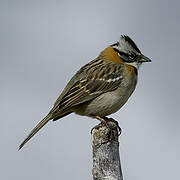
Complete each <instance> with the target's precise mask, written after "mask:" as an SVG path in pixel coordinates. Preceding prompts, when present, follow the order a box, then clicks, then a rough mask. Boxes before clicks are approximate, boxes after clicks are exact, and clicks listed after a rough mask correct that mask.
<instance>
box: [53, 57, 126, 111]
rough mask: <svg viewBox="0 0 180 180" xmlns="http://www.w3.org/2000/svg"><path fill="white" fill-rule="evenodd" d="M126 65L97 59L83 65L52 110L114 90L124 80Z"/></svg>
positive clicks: (61, 108) (74, 104) (67, 106)
mask: <svg viewBox="0 0 180 180" xmlns="http://www.w3.org/2000/svg"><path fill="white" fill-rule="evenodd" d="M123 70H124V66H123V65H122V64H117V63H113V62H108V63H107V62H104V61H99V60H98V59H95V60H94V61H92V62H90V63H89V64H87V65H85V66H84V67H82V68H81V69H80V70H79V71H78V72H77V73H76V75H75V76H74V77H73V78H72V80H71V81H70V82H69V83H68V85H67V86H66V88H65V90H64V91H63V93H62V94H61V95H60V97H59V98H58V99H57V101H56V102H55V105H54V108H53V109H52V110H51V112H52V113H53V112H55V111H56V112H57V110H60V111H64V110H68V109H70V108H71V107H73V106H76V105H78V104H81V103H84V102H87V101H90V100H92V99H94V98H96V97H97V96H99V95H100V94H102V93H105V92H110V91H114V90H115V89H117V88H118V87H119V84H120V83H121V81H122V73H123Z"/></svg>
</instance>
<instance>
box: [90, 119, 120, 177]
mask: <svg viewBox="0 0 180 180" xmlns="http://www.w3.org/2000/svg"><path fill="white" fill-rule="evenodd" d="M105 120H106V123H100V124H99V125H97V126H96V127H94V128H93V129H92V131H91V136H92V147H93V169H92V174H93V180H123V176H122V170H121V163H120V156H119V141H118V137H119V135H120V132H121V129H120V128H119V125H118V122H117V121H115V120H114V119H112V118H110V119H109V118H106V119H105Z"/></svg>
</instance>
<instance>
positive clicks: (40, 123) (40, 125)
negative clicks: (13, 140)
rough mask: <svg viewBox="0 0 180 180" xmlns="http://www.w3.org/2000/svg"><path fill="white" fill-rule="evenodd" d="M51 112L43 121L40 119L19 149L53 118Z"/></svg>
mask: <svg viewBox="0 0 180 180" xmlns="http://www.w3.org/2000/svg"><path fill="white" fill-rule="evenodd" d="M51 119H52V117H51V114H48V115H47V116H46V117H45V118H44V119H43V120H42V121H40V122H39V123H38V124H37V125H36V127H35V128H34V129H33V130H32V131H31V132H30V134H29V135H28V136H27V137H26V139H24V141H23V142H22V143H21V145H20V146H19V150H20V149H21V148H22V147H23V146H24V145H25V144H26V143H27V142H28V141H29V140H30V139H31V138H32V137H33V136H34V135H35V134H36V133H37V132H38V131H39V130H40V129H41V128H42V127H43V126H44V125H45V124H47V123H48V122H49V120H51Z"/></svg>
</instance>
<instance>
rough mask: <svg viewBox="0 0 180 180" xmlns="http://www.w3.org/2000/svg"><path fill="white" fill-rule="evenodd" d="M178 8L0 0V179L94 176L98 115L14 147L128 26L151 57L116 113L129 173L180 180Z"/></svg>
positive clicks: (102, 0) (140, 1) (63, 123)
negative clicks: (93, 131)
mask: <svg viewBox="0 0 180 180" xmlns="http://www.w3.org/2000/svg"><path fill="white" fill-rule="evenodd" d="M179 9H180V2H179V1H178V0H177V1H169V0H168V1H167V0H159V1H157V0H151V1H149V0H137V1H134V0H132V1H130V0H126V1H125V0H124V1H122V0H111V1H110V0H99V1H96V0H91V1H82V0H81V1H80V0H79V1H78V0H76V1H73V0H71V1H67V0H66V1H65V0H64V1H63V0H59V1H53V0H52V1H25V0H23V1H18V0H17V1H13V0H12V1H9V0H4V1H3V0H0V24H1V28H0V82H1V86H0V88H1V93H0V99H1V103H0V113H1V123H0V147H1V148H0V171H1V173H0V179H3V180H10V179H15V180H16V179H20V180H21V179H26V180H31V179H43V180H49V179H53V180H59V179H72V178H73V179H75V180H80V179H87V180H90V179H92V176H91V169H92V158H91V157H92V152H91V151H92V149H91V139H90V130H91V128H92V127H94V126H95V125H97V123H98V121H96V120H93V119H90V118H87V117H80V116H77V115H74V114H72V115H70V116H67V117H65V118H63V119H61V120H60V121H57V122H54V123H53V122H52V123H49V124H48V125H47V126H46V127H44V128H43V130H42V131H40V132H39V133H38V134H37V135H36V136H35V137H34V138H33V139H32V140H31V141H30V142H29V143H28V144H27V145H26V146H25V147H24V148H23V149H22V151H19V152H18V151H17V148H18V145H19V144H20V143H21V141H22V140H23V138H25V136H26V135H27V134H28V133H29V131H30V130H31V129H32V128H33V127H34V126H35V125H36V124H37V123H38V122H39V121H40V120H41V119H42V118H43V117H44V116H45V115H46V113H48V111H49V110H50V108H51V107H52V105H53V103H54V101H55V100H56V98H57V97H58V95H59V94H60V92H61V91H62V90H63V87H64V86H65V85H66V83H67V82H68V80H69V79H70V78H71V76H72V75H73V74H74V73H75V72H76V71H77V70H78V69H79V68H80V67H81V66H82V65H84V64H86V63H88V62H89V61H90V60H92V59H93V58H95V57H96V56H97V55H98V54H99V52H100V51H102V50H103V49H104V48H105V47H107V46H108V45H110V44H112V43H114V42H116V41H117V40H118V39H119V37H120V35H121V34H127V35H129V36H130V37H132V39H133V40H134V41H135V42H136V43H137V45H138V46H139V48H140V49H141V51H142V52H143V53H144V54H145V55H146V56H148V57H149V58H151V59H152V61H153V62H152V63H151V64H150V63H149V64H145V65H144V66H143V67H141V69H140V71H139V82H138V85H137V88H136V91H135V92H134V93H133V95H132V97H131V98H130V99H129V101H128V102H127V103H126V105H125V106H124V107H123V108H122V109H121V110H120V111H119V112H117V113H115V114H113V115H111V117H113V118H115V119H116V120H118V121H119V123H120V126H121V128H122V130H123V132H122V135H121V137H120V154H121V163H122V168H123V174H124V179H126V180H132V179H133V180H136V179H137V180H151V179H153V180H161V179H163V180H169V179H179V178H180V175H179V167H180V153H179V152H180V140H179V137H180V131H179V127H180V121H179V115H180V109H179V107H180V96H179V92H180V84H179V67H180V63H179V61H180V60H179V51H180V49H179V42H180V35H179V32H180V23H179V20H180V11H179ZM77 140H78V141H77Z"/></svg>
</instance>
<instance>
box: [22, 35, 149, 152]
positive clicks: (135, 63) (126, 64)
mask: <svg viewBox="0 0 180 180" xmlns="http://www.w3.org/2000/svg"><path fill="white" fill-rule="evenodd" d="M144 62H151V59H149V58H148V57H146V56H145V55H143V54H142V53H141V51H140V50H139V48H138V47H137V45H136V44H135V42H134V41H133V40H132V39H131V38H130V37H129V36H128V35H121V36H120V39H119V41H117V42H116V43H114V44H112V45H109V46H108V47H107V48H105V49H104V50H103V51H102V52H100V54H99V55H98V57H97V58H95V59H94V60H92V61H90V62H89V63H88V64H86V65H84V66H83V67H81V68H80V69H79V70H78V71H77V72H76V73H75V75H74V76H73V77H72V78H71V80H70V81H69V82H68V83H67V85H66V86H65V88H64V90H63V91H62V93H61V94H60V96H59V97H58V98H57V100H56V101H55V103H54V106H53V107H52V109H51V110H50V112H49V113H48V114H47V116H46V117H45V118H44V119H42V120H41V121H40V122H39V123H38V124H37V125H36V126H35V128H34V129H33V130H32V131H31V132H30V134H29V135H28V136H27V137H26V138H25V139H24V141H23V142H22V143H21V144H20V146H19V150H20V149H21V148H22V147H23V146H24V145H25V144H26V143H27V142H28V141H29V140H30V139H31V138H32V137H33V136H34V135H35V134H36V133H37V132H38V131H39V130H40V129H41V128H42V127H43V126H45V125H46V124H47V123H48V122H49V121H50V120H51V121H56V120H58V119H60V118H63V117H64V116H67V115H69V114H71V113H76V114H78V115H81V116H88V117H91V118H96V119H98V120H100V121H101V122H104V121H105V117H106V116H108V115H110V114H112V113H115V112H117V111H118V110H119V109H120V108H121V107H122V106H123V105H124V104H125V103H126V102H127V100H128V99H129V97H130V96H131V94H132V93H133V91H134V90H135V87H136V84H137V78H138V70H139V67H140V66H141V65H142V63H144Z"/></svg>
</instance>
